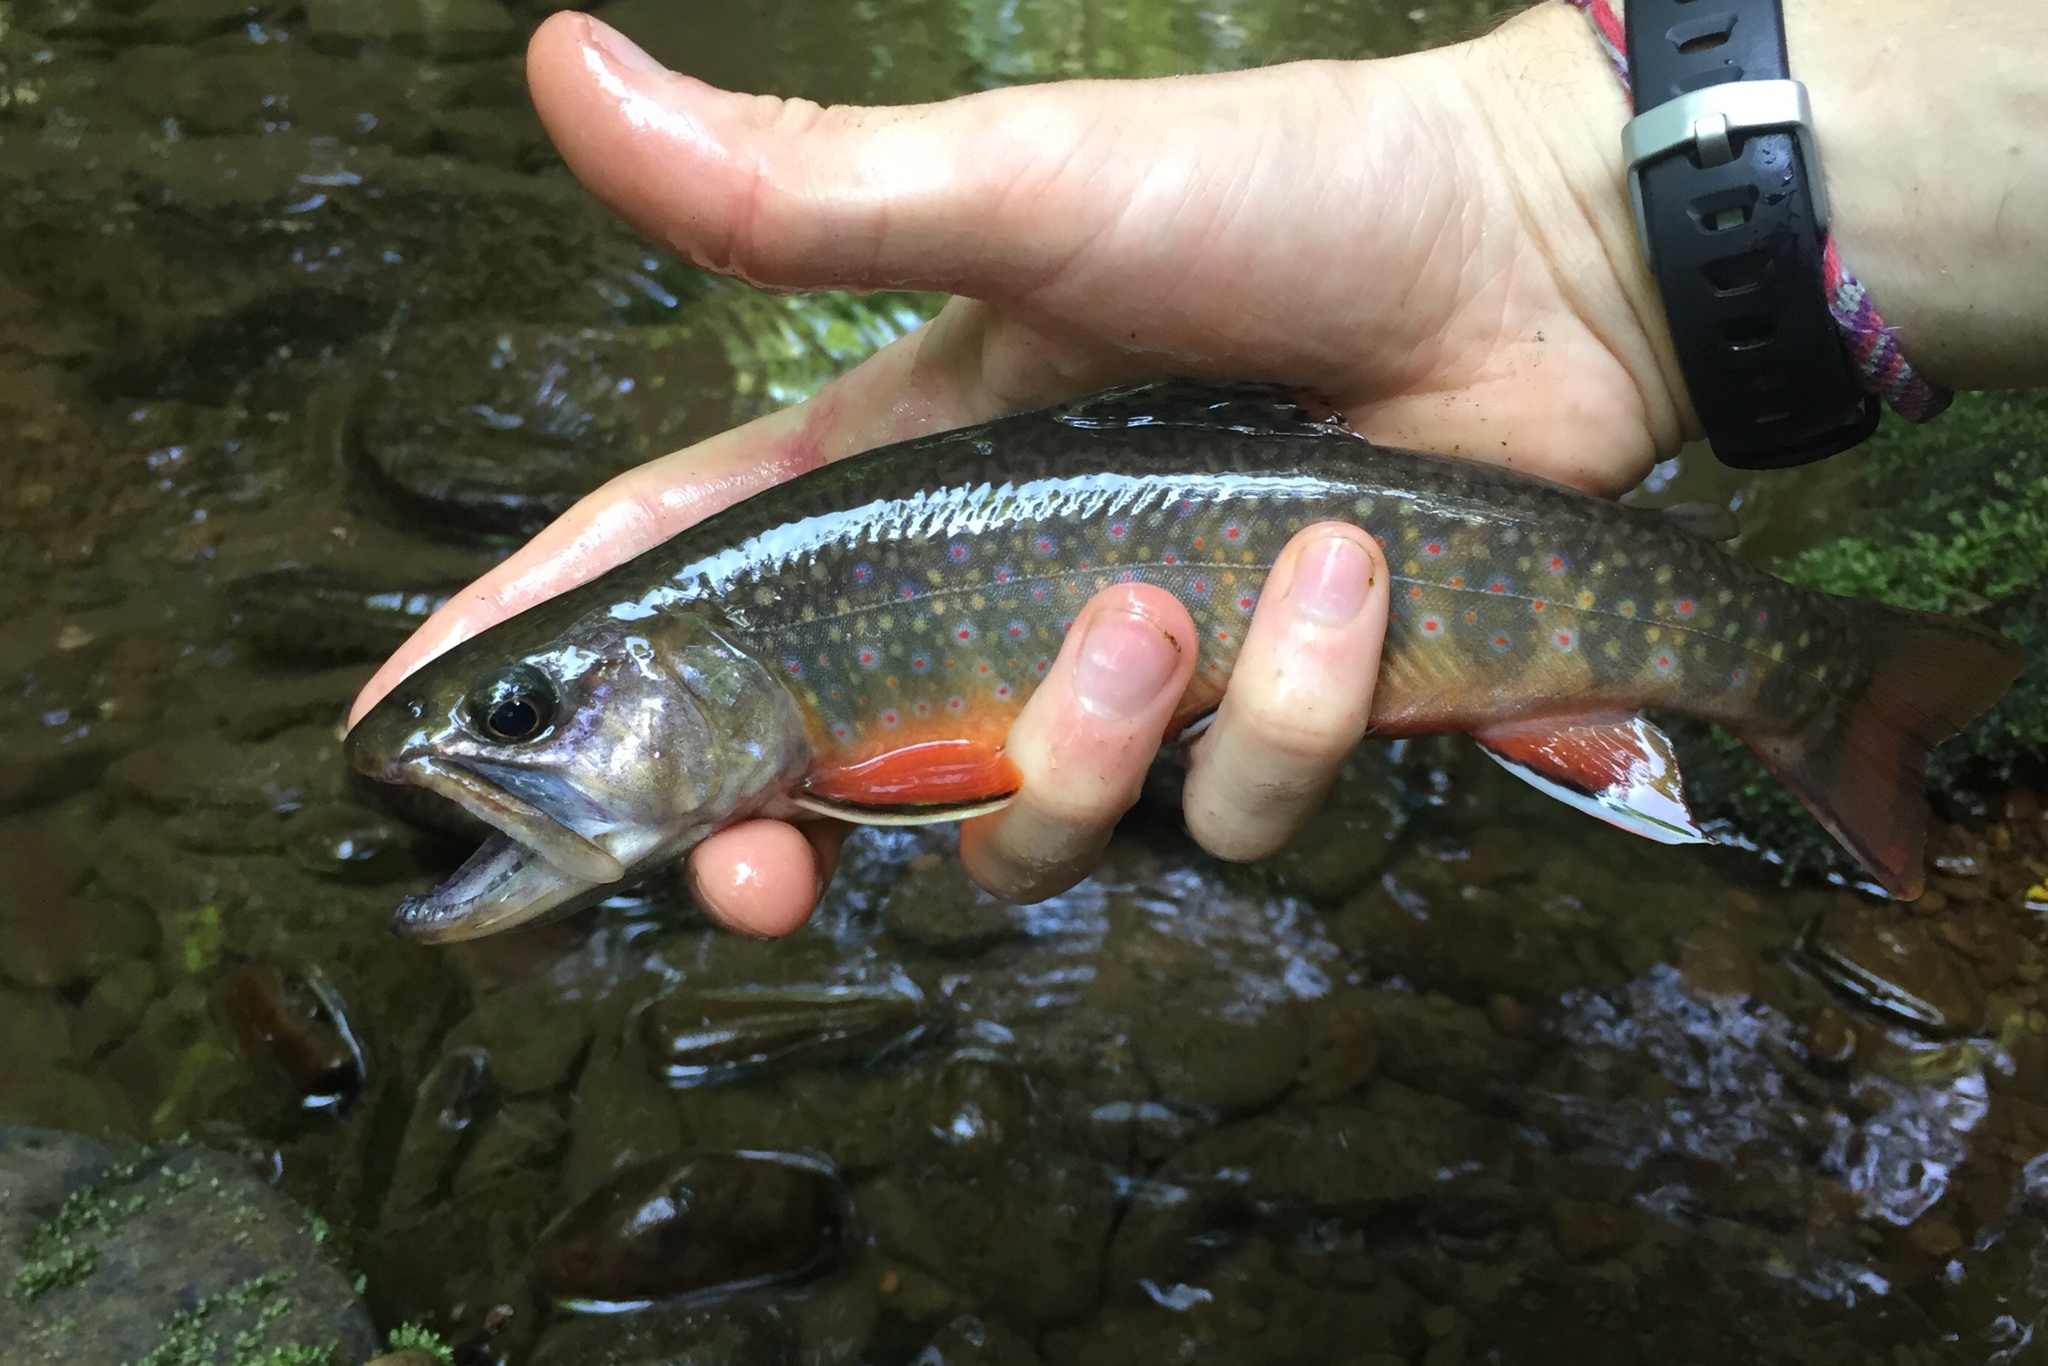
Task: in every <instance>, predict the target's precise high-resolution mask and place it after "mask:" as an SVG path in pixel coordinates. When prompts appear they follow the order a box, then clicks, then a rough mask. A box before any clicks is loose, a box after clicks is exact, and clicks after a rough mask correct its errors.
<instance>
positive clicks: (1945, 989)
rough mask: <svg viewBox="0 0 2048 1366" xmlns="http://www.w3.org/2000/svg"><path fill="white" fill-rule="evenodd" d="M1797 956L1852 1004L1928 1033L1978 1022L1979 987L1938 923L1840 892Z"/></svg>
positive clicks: (1964, 1029) (1970, 1029)
mask: <svg viewBox="0 0 2048 1366" xmlns="http://www.w3.org/2000/svg"><path fill="white" fill-rule="evenodd" d="M1801 956H1802V957H1803V958H1804V960H1805V961H1806V962H1807V963H1808V964H1809V965H1810V966H1811V967H1812V968H1813V970H1814V972H1815V973H1816V974H1817V975H1818V976H1819V977H1820V978H1821V979H1822V980H1823V981H1825V982H1827V984H1828V985H1829V986H1831V987H1833V988H1834V989H1835V990H1836V991H1838V992H1840V993H1841V994H1842V995H1844V996H1846V997H1847V998H1849V999H1850V1000H1852V1001H1854V1002H1855V1003H1856V1004H1858V1005H1860V1006H1863V1007H1864V1008H1866V1009H1868V1010H1873V1011H1876V1012H1878V1013H1879V1014H1882V1015H1887V1016H1890V1017H1891V1018H1893V1019H1896V1020H1901V1021H1904V1022H1905V1023H1906V1024H1908V1025H1911V1026H1912V1027H1914V1028H1915V1029H1918V1030H1920V1031H1921V1032H1923V1033H1926V1034H1931V1035H1954V1034H1968V1033H1974V1032H1975V1031H1977V1030H1978V1029H1980V1028H1981V1027H1982V1026H1983V1020H1984V992H1983V988H1982V987H1981V986H1980V985H1979V983H1978V981H1977V978H1976V974H1975V973H1974V972H1973V971H1972V970H1971V968H1970V966H1969V964H1968V963H1966V962H1964V961H1963V960H1961V959H1959V958H1958V957H1957V956H1956V955H1955V954H1954V953H1953V952H1952V951H1951V950H1950V949H1949V948H1948V947H1947V946H1946V945H1945V944H1944V943H1942V942H1941V939H1940V937H1939V931H1938V929H1935V928H1933V927H1930V926H1929V925H1928V923H1927V921H1926V920H1924V919H1921V918H1918V917H1914V916H1912V915H1911V913H1910V912H1907V911H1904V910H1901V909H1899V908H1897V907H1895V906H1878V905H1873V904H1869V903H1866V902H1863V901H1859V900H1856V899H1854V898H1850V897H1841V898H1837V899H1836V900H1835V901H1834V902H1833V903H1832V904H1831V905H1830V906H1829V907H1828V908H1827V909H1826V910H1825V911H1823V912H1822V913H1821V915H1820V917H1819V918H1818V919H1817V920H1816V921H1815V922H1814V924H1813V925H1812V926H1811V927H1810V928H1809V929H1808V931H1807V933H1806V936H1805V938H1804V939H1803V941H1802V943H1801Z"/></svg>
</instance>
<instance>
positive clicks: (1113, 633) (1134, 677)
mask: <svg viewBox="0 0 2048 1366" xmlns="http://www.w3.org/2000/svg"><path fill="white" fill-rule="evenodd" d="M1179 656H1180V648H1179V646H1178V645H1176V644H1175V643H1174V639H1173V637H1172V636H1170V635H1168V634H1167V633H1166V632H1164V631H1162V630H1161V629H1159V627H1158V626H1157V625H1156V624H1155V623H1153V622H1151V621H1149V620H1147V619H1146V618H1145V617H1142V616H1140V615H1138V614H1137V613H1136V612H1127V611H1111V612H1101V613H1098V614H1097V615H1096V617H1095V619H1094V620H1093V621H1092V622H1090V623H1089V624H1088V634H1087V637H1086V638H1085V639H1083V640H1082V642H1081V658H1080V660H1079V661H1078V662H1077V663H1076V664H1075V666H1074V692H1075V695H1076V696H1077V697H1079V698H1080V700H1081V705H1082V706H1083V707H1085V708H1087V709H1088V711H1089V712H1090V713H1092V714H1093V715H1096V716H1099V717H1101V718H1102V719H1103V720H1105V721H1128V720H1129V719H1130V718H1131V717H1133V716H1136V715H1137V714H1138V713H1139V712H1141V711H1143V710H1144V709H1145V708H1146V707H1147V706H1149V705H1150V704H1151V703H1152V702H1154V701H1156V700H1157V699H1158V697H1159V690H1160V689H1161V688H1163V687H1165V686H1166V681H1167V680H1168V679H1169V678H1172V677H1173V670H1174V667H1175V666H1176V665H1177V664H1178V663H1179V662H1180V658H1179Z"/></svg>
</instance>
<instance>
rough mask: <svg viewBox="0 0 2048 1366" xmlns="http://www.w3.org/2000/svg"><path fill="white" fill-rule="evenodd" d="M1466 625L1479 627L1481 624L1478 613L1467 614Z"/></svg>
mask: <svg viewBox="0 0 2048 1366" xmlns="http://www.w3.org/2000/svg"><path fill="white" fill-rule="evenodd" d="M1465 624H1466V625H1467V626H1477V625H1478V624H1479V614H1478V613H1477V612H1467V613H1466V614H1465Z"/></svg>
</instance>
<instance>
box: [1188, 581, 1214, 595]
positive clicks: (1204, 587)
mask: <svg viewBox="0 0 2048 1366" xmlns="http://www.w3.org/2000/svg"><path fill="white" fill-rule="evenodd" d="M1188 588H1189V590H1190V591H1192V592H1196V593H1206V592H1208V591H1209V581H1208V580H1207V579H1196V580H1195V581H1194V582H1193V583H1191V584H1189V585H1188Z"/></svg>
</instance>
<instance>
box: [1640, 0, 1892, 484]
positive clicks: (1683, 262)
mask: <svg viewBox="0 0 2048 1366" xmlns="http://www.w3.org/2000/svg"><path fill="white" fill-rule="evenodd" d="M1626 14H1627V21H1626V28H1627V32H1628V65H1629V75H1630V84H1631V86H1632V88H1633V90H1634V96H1635V112H1636V114H1637V116H1638V117H1637V118H1636V120H1635V121H1634V122H1633V123H1631V124H1630V125H1629V133H1628V137H1627V139H1626V145H1627V147H1628V155H1629V159H1630V162H1631V170H1630V182H1631V191H1632V194H1633V196H1634V198H1635V207H1636V215H1637V217H1636V226H1637V230H1638V232H1639V233H1640V234H1641V237H1642V244H1643V250H1644V252H1645V254H1646V255H1647V257H1648V259H1649V261H1650V269H1651V273H1652V274H1654V275H1655V276H1656V278H1657V286H1658V289H1659V290H1660V291H1661V292H1662V293H1663V296H1664V311H1665V315H1666V317H1667V318H1668V319H1669V320H1670V324H1671V335H1672V340H1673V342H1674V343H1675V344H1676V346H1677V350H1678V365H1679V369H1680V370H1681V371H1682V372H1683V373H1684V375H1685V382H1686V385H1687V387H1688V388H1689V389H1690V391H1691V393H1692V401H1693V408H1694V410H1695V411H1696V412H1698V414H1699V417H1700V422H1701V424H1702V425H1703V426H1704V427H1705V428H1706V431H1707V440H1708V441H1709V442H1711V443H1712V445H1713V448H1714V454H1715V455H1716V456H1718V457H1719V458H1720V459H1721V460H1722V461H1723V462H1724V463H1726V464H1729V465H1735V466H1738V467H1741V468H1744V469H1772V468H1777V467H1779V466H1784V465H1800V464H1804V463H1806V462H1807V461H1810V460H1819V459H1821V458H1822V457H1823V456H1828V455H1833V454H1834V453H1835V452H1837V451H1840V450H1845V449H1847V448H1848V447H1850V446H1853V445H1855V444H1856V443H1857V442H1859V441H1861V440H1862V439H1863V438H1864V437H1866V436H1868V435H1870V433H1871V431H1872V430H1873V429H1874V428H1875V427H1876V426H1877V419H1878V404H1877V399H1876V398H1875V397H1874V396H1872V395H1868V394H1865V393H1864V392H1863V388H1862V386H1861V385H1860V384H1859V383H1858V382H1857V377H1856V372H1855V370H1854V368H1853V367H1852V365H1851V363H1850V360H1849V355H1848V352H1847V351H1846V350H1845V349H1844V348H1843V346H1842V342H1841V339H1840V336H1839V335H1838V333H1837V332H1836V329H1835V324H1834V319H1833V317H1832V316H1831V315H1830V314H1829V312H1828V305H1827V296H1826V293H1825V286H1824V284H1823V282H1822V272H1821V233H1822V230H1823V229H1824V228H1825V227H1826V224H1827V203H1826V198H1825V194H1826V191H1825V188H1824V186H1823V185H1822V184H1821V182H1820V171H1819V165H1820V164H1819V161H1818V159H1817V157H1816V156H1815V155H1814V144H1813V140H1812V137H1811V134H1810V131H1809V120H1808V119H1807V118H1806V92H1805V89H1804V87H1802V86H1799V85H1798V84H1797V83H1796V82H1793V81H1791V80H1790V79H1789V78H1788V77H1789V73H1788V72H1787V70H1786V61H1785V25H1784V19H1783V16H1782V15H1781V14H1780V12H1779V8H1778V0H1709V3H1705V4H1702V3H1699V0H1627V9H1626ZM1737 82H1740V83H1742V84H1741V85H1739V86H1738V85H1735V84H1733V83H1737ZM1645 115H1650V117H1644V116H1645ZM1645 153H1648V155H1645ZM1638 158H1641V159H1640V160H1639V159H1638Z"/></svg>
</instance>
